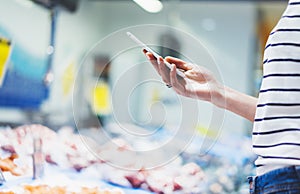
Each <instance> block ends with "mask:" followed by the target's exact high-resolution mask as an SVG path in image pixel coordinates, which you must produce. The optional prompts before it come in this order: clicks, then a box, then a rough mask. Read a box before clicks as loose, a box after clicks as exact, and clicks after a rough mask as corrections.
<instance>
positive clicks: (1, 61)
mask: <svg viewBox="0 0 300 194" xmlns="http://www.w3.org/2000/svg"><path fill="white" fill-rule="evenodd" d="M10 51H11V42H10V41H9V40H7V39H5V38H1V37H0V87H1V86H2V83H3V80H4V77H5V73H6V69H7V64H8V59H9V56H10Z"/></svg>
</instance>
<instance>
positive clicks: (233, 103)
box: [221, 87, 257, 122]
mask: <svg viewBox="0 0 300 194" xmlns="http://www.w3.org/2000/svg"><path fill="white" fill-rule="evenodd" d="M223 98H224V99H225V103H224V104H223V107H221V108H224V109H226V110H229V111H231V112H233V113H235V114H237V115H240V116H242V117H244V118H246V119H248V120H249V121H251V122H253V121H254V117H255V111H256V104H257V98H255V97H252V96H249V95H246V94H244V93H241V92H238V91H236V90H233V89H231V88H228V87H225V92H224V93H223Z"/></svg>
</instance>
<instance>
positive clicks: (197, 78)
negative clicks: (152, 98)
mask: <svg viewBox="0 0 300 194" xmlns="http://www.w3.org/2000/svg"><path fill="white" fill-rule="evenodd" d="M144 53H145V55H146V56H147V58H148V59H149V60H150V61H151V63H152V65H153V66H154V68H155V69H156V71H157V72H158V73H159V75H160V76H161V77H162V80H163V81H164V82H165V83H166V84H167V85H171V86H172V88H173V89H174V91H176V92H177V93H178V94H180V95H182V96H186V97H190V98H196V99H200V100H204V101H208V102H212V103H213V104H215V105H217V106H219V107H223V108H224V107H225V104H224V103H225V97H224V87H223V85H221V84H220V83H219V82H218V81H217V80H216V79H215V77H214V75H213V74H212V73H211V72H210V71H209V70H208V69H206V68H204V67H201V66H198V65H195V64H192V63H187V62H185V61H183V60H180V59H178V58H174V57H166V58H165V60H166V61H167V62H169V63H170V64H172V68H171V71H170V70H169V69H168V67H166V65H165V64H164V60H163V58H159V59H156V58H155V57H154V56H153V55H152V54H151V53H150V52H147V51H144ZM176 68H178V69H181V70H183V71H184V74H185V78H182V77H179V76H178V75H177V74H176Z"/></svg>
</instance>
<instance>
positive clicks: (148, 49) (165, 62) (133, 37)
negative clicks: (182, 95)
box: [127, 32, 185, 78]
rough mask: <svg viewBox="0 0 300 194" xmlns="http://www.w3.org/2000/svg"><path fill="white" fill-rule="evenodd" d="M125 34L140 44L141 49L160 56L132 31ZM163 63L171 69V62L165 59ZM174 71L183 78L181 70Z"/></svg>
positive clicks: (156, 56) (157, 56)
mask: <svg viewBox="0 0 300 194" xmlns="http://www.w3.org/2000/svg"><path fill="white" fill-rule="evenodd" d="M127 35H128V36H129V37H130V38H131V39H132V40H133V41H134V42H136V43H137V44H138V45H140V46H141V47H142V48H143V49H145V50H146V51H148V52H150V53H152V54H153V56H154V57H155V58H156V59H158V58H159V57H160V55H159V54H158V53H157V52H155V51H153V50H152V49H151V48H149V47H148V46H147V45H146V44H145V43H143V42H142V41H140V40H139V39H138V38H137V37H136V36H134V35H133V34H132V33H130V32H127ZM164 64H165V65H166V66H167V67H168V68H169V69H171V64H170V63H168V62H167V61H166V60H164ZM176 73H177V75H179V76H180V77H182V78H184V77H185V74H184V73H183V71H180V70H179V69H178V68H176Z"/></svg>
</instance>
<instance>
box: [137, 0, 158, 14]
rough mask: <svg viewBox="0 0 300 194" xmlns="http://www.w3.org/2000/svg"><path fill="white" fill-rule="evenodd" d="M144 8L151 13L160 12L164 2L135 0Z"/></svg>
mask: <svg viewBox="0 0 300 194" xmlns="http://www.w3.org/2000/svg"><path fill="white" fill-rule="evenodd" d="M133 1H134V2H135V3H136V4H138V5H139V6H140V7H141V8H143V9H144V10H146V11H148V12H150V13H157V12H160V11H161V10H162V8H163V4H162V3H161V2H160V1H159V0H133Z"/></svg>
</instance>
